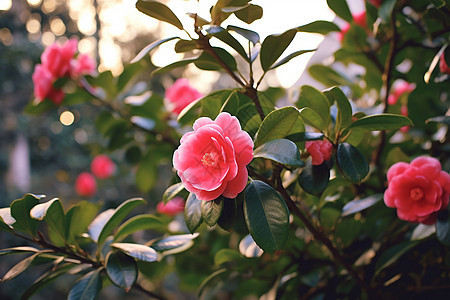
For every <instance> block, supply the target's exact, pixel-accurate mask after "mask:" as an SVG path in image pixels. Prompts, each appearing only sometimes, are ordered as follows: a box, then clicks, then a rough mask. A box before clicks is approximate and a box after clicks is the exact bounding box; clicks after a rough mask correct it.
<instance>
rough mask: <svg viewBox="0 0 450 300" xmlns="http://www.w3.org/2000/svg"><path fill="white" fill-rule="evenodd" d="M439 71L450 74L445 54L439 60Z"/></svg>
mask: <svg viewBox="0 0 450 300" xmlns="http://www.w3.org/2000/svg"><path fill="white" fill-rule="evenodd" d="M439 70H440V71H441V73H444V74H450V67H449V66H448V65H447V62H446V61H445V53H442V54H441V57H440V59H439Z"/></svg>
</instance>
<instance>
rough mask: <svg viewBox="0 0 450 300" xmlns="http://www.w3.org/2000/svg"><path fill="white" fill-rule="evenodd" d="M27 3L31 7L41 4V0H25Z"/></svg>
mask: <svg viewBox="0 0 450 300" xmlns="http://www.w3.org/2000/svg"><path fill="white" fill-rule="evenodd" d="M27 2H28V4H29V5H30V6H33V7H37V6H39V5H40V4H41V2H42V0H27Z"/></svg>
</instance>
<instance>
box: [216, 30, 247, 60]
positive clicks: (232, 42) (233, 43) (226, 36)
mask: <svg viewBox="0 0 450 300" xmlns="http://www.w3.org/2000/svg"><path fill="white" fill-rule="evenodd" d="M208 33H209V34H211V35H212V36H214V37H216V38H217V39H219V40H221V41H222V42H224V43H225V44H227V45H228V46H230V47H231V48H233V49H234V50H236V52H237V53H238V54H239V55H240V56H242V57H243V58H244V59H245V60H248V55H247V53H246V52H245V50H244V47H242V45H241V44H240V43H239V42H238V41H237V40H236V39H235V38H234V37H233V36H232V35H231V34H230V33H229V32H228V31H227V30H225V29H224V28H222V27H220V26H211V28H210V29H209V30H208Z"/></svg>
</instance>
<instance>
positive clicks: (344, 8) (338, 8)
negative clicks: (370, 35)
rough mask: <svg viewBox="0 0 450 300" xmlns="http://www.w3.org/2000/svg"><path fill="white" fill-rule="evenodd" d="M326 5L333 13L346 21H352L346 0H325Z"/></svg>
mask: <svg viewBox="0 0 450 300" xmlns="http://www.w3.org/2000/svg"><path fill="white" fill-rule="evenodd" d="M327 4H328V6H329V7H330V8H331V10H332V11H334V12H335V14H336V15H337V16H339V17H341V18H342V19H344V20H345V21H347V22H349V23H350V22H352V20H353V16H352V13H351V12H350V9H349V8H348V5H347V1H346V0H327Z"/></svg>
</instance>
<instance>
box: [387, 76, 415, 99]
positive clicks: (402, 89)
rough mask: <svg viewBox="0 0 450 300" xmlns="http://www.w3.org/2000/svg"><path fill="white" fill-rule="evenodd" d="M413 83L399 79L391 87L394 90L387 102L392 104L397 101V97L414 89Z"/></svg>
mask: <svg viewBox="0 0 450 300" xmlns="http://www.w3.org/2000/svg"><path fill="white" fill-rule="evenodd" d="M415 87H416V86H415V85H414V84H413V83H409V82H406V81H399V82H398V83H397V84H396V85H395V86H394V88H393V90H394V92H393V93H392V94H390V95H389V97H388V103H389V105H394V104H396V103H397V101H398V99H399V98H400V97H401V96H402V95H403V94H404V93H411V92H412V91H414V89H415Z"/></svg>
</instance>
